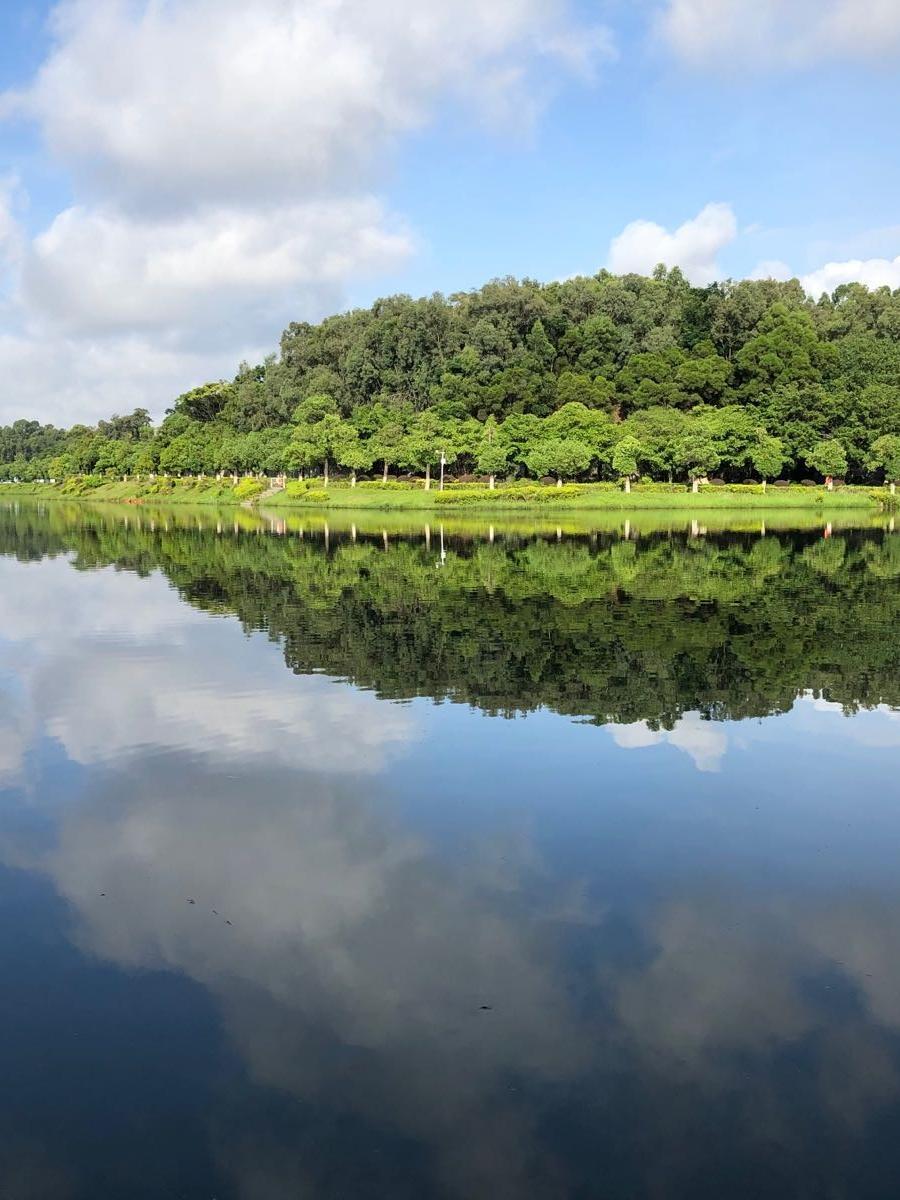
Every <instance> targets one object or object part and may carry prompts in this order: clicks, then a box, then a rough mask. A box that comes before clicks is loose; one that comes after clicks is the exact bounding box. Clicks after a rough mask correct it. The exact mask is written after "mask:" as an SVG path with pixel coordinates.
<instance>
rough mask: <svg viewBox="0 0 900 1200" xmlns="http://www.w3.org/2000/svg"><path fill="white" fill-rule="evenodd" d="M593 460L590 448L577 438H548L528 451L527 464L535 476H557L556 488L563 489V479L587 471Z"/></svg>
mask: <svg viewBox="0 0 900 1200" xmlns="http://www.w3.org/2000/svg"><path fill="white" fill-rule="evenodd" d="M592 458H593V452H592V451H591V448H590V446H586V445H585V444H584V442H579V441H577V440H576V439H575V438H546V439H545V440H543V441H540V442H538V443H537V445H535V446H533V447H532V448H531V449H530V450H529V451H528V454H527V455H526V458H525V462H526V464H527V466H528V469H529V470H530V471H531V472H532V473H533V474H535V475H555V476H556V477H557V478H556V486H557V487H562V482H563V478H566V479H571V478H572V477H573V476H575V475H580V474H581V473H582V472H583V471H586V470H587V469H588V467H589V466H590V465H591V459H592Z"/></svg>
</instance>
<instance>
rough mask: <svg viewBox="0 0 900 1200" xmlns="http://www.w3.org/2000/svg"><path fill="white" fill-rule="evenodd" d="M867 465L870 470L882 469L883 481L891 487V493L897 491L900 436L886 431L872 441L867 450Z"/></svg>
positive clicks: (899, 464)
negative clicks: (882, 435)
mask: <svg viewBox="0 0 900 1200" xmlns="http://www.w3.org/2000/svg"><path fill="white" fill-rule="evenodd" d="M868 465H869V468H870V469H871V470H874V471H877V470H878V469H879V468H881V469H882V470H883V471H884V479H885V483H887V484H888V485H889V487H890V489H891V495H894V494H895V493H896V491H897V480H898V479H900V436H898V435H897V434H894V433H887V434H885V435H884V437H880V438H878V439H877V440H876V441H874V442H873V443H872V446H871V449H870V451H869V457H868Z"/></svg>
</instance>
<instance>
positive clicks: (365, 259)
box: [22, 198, 411, 354]
mask: <svg viewBox="0 0 900 1200" xmlns="http://www.w3.org/2000/svg"><path fill="white" fill-rule="evenodd" d="M410 249H411V243H410V240H409V238H408V237H407V236H405V235H404V234H402V233H392V232H390V231H389V230H388V229H387V228H386V227H385V222H384V219H383V214H382V212H381V209H380V207H379V205H378V204H377V203H376V202H375V201H373V200H367V199H365V198H360V199H354V200H348V201H342V202H338V201H331V202H328V203H324V202H322V203H313V204H306V205H294V206H287V207H284V208H275V209H267V210H262V211H256V210H251V211H242V210H240V209H221V208H218V209H217V208H210V209H204V210H202V211H199V212H195V213H190V214H188V215H186V216H184V217H176V218H169V219H152V218H137V219H136V218H133V217H131V216H128V215H125V214H123V213H122V212H120V211H118V210H116V209H87V210H85V209H82V208H70V209H67V210H66V211H65V212H63V213H60V215H59V216H58V217H57V218H56V219H55V220H54V221H53V223H52V225H51V226H50V228H49V229H48V230H47V231H46V232H44V233H42V234H41V235H40V236H39V237H37V238H36V239H35V240H34V242H33V243H32V245H31V247H30V249H29V252H28V255H27V257H26V260H25V264H24V267H23V273H22V289H23V294H24V297H25V300H26V303H27V305H28V307H29V309H30V310H31V311H38V312H40V313H41V316H42V318H43V319H44V320H45V321H48V322H52V323H53V325H54V326H56V327H58V328H59V329H61V330H62V331H63V332H65V333H66V334H68V335H72V334H76V335H101V336H102V335H105V334H108V333H115V332H121V333H122V334H135V333H139V332H141V331H147V330H160V331H169V332H171V333H172V334H174V335H176V336H177V335H178V333H179V331H185V330H186V331H189V336H190V341H191V343H192V344H193V345H194V346H195V347H198V344H199V347H200V348H202V347H203V346H205V345H206V344H208V343H209V342H210V340H212V342H213V344H217V343H218V344H224V345H225V346H227V347H229V348H230V350H231V353H232V354H233V353H234V347H235V345H236V344H239V340H240V339H241V338H242V337H243V338H244V339H245V340H246V339H248V338H251V339H257V340H264V338H265V334H266V332H267V331H268V332H269V333H270V334H271V332H272V330H273V329H274V328H277V326H278V323H283V322H285V321H286V320H287V319H288V317H289V315H290V314H294V315H306V310H307V309H308V307H309V304H308V301H309V299H310V295H312V296H313V297H314V298H315V299H316V300H318V301H319V302H320V303H321V302H322V300H327V299H328V298H329V297H331V296H332V295H333V294H337V293H339V290H340V287H341V284H342V283H343V281H344V280H345V279H346V278H347V277H348V276H349V275H353V274H357V273H360V272H362V271H375V270H379V269H389V268H390V267H391V266H393V265H395V264H396V263H397V262H399V261H400V260H401V259H402V258H404V257H405V256H406V255H407V254H408V253H409V252H410Z"/></svg>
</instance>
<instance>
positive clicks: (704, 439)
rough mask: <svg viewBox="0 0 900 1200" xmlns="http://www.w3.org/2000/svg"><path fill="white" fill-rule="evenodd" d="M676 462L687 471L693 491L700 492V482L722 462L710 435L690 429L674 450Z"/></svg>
mask: <svg viewBox="0 0 900 1200" xmlns="http://www.w3.org/2000/svg"><path fill="white" fill-rule="evenodd" d="M674 457H675V461H676V462H677V463H678V465H679V466H681V467H683V468H684V469H685V470H686V471H687V475H688V478H689V479H690V481H691V488H692V490H693V491H695V492H696V491H698V490H699V483H700V480H701V479H703V478H704V477H705V476H706V475H708V474H709V472H710V471H714V470H715V469H716V467H717V466H718V465H719V463H720V462H721V461H722V456H721V454H720V453H719V451H718V449H717V448H716V444H715V442H714V441H713V439H712V438H711V437H710V435H709V434H708V433H706V432H705V431H704V430H702V429H699V428H696V427H695V428H691V429H688V430H687V431H686V432H685V433H684V434H683V435H682V436H681V437H680V438H679V440H678V442H677V443H676V445H675V449H674Z"/></svg>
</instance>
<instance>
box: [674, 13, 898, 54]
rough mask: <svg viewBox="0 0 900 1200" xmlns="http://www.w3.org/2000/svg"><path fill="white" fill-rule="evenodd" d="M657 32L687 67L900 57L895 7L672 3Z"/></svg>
mask: <svg viewBox="0 0 900 1200" xmlns="http://www.w3.org/2000/svg"><path fill="white" fill-rule="evenodd" d="M657 30H658V32H659V34H660V35H661V36H662V38H663V39H664V41H665V42H666V43H667V44H668V45H669V46H671V48H672V49H673V50H674V51H675V53H676V54H677V55H678V56H679V57H680V58H682V59H683V60H684V61H686V62H688V63H690V64H692V65H696V66H709V67H713V68H716V69H719V70H722V71H727V70H730V69H732V67H733V66H734V64H735V63H743V64H752V65H754V66H759V67H768V68H771V67H785V66H794V67H796V66H807V65H809V64H811V63H814V62H817V61H820V60H823V59H836V60H853V59H858V60H878V59H882V60H888V59H891V58H894V57H895V56H896V55H897V54H898V53H900V5H898V4H897V3H896V0H868V2H867V3H865V4H861V3H859V0H667V3H666V4H665V6H664V8H663V10H662V11H661V13H660V14H659V17H658V22H657Z"/></svg>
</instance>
